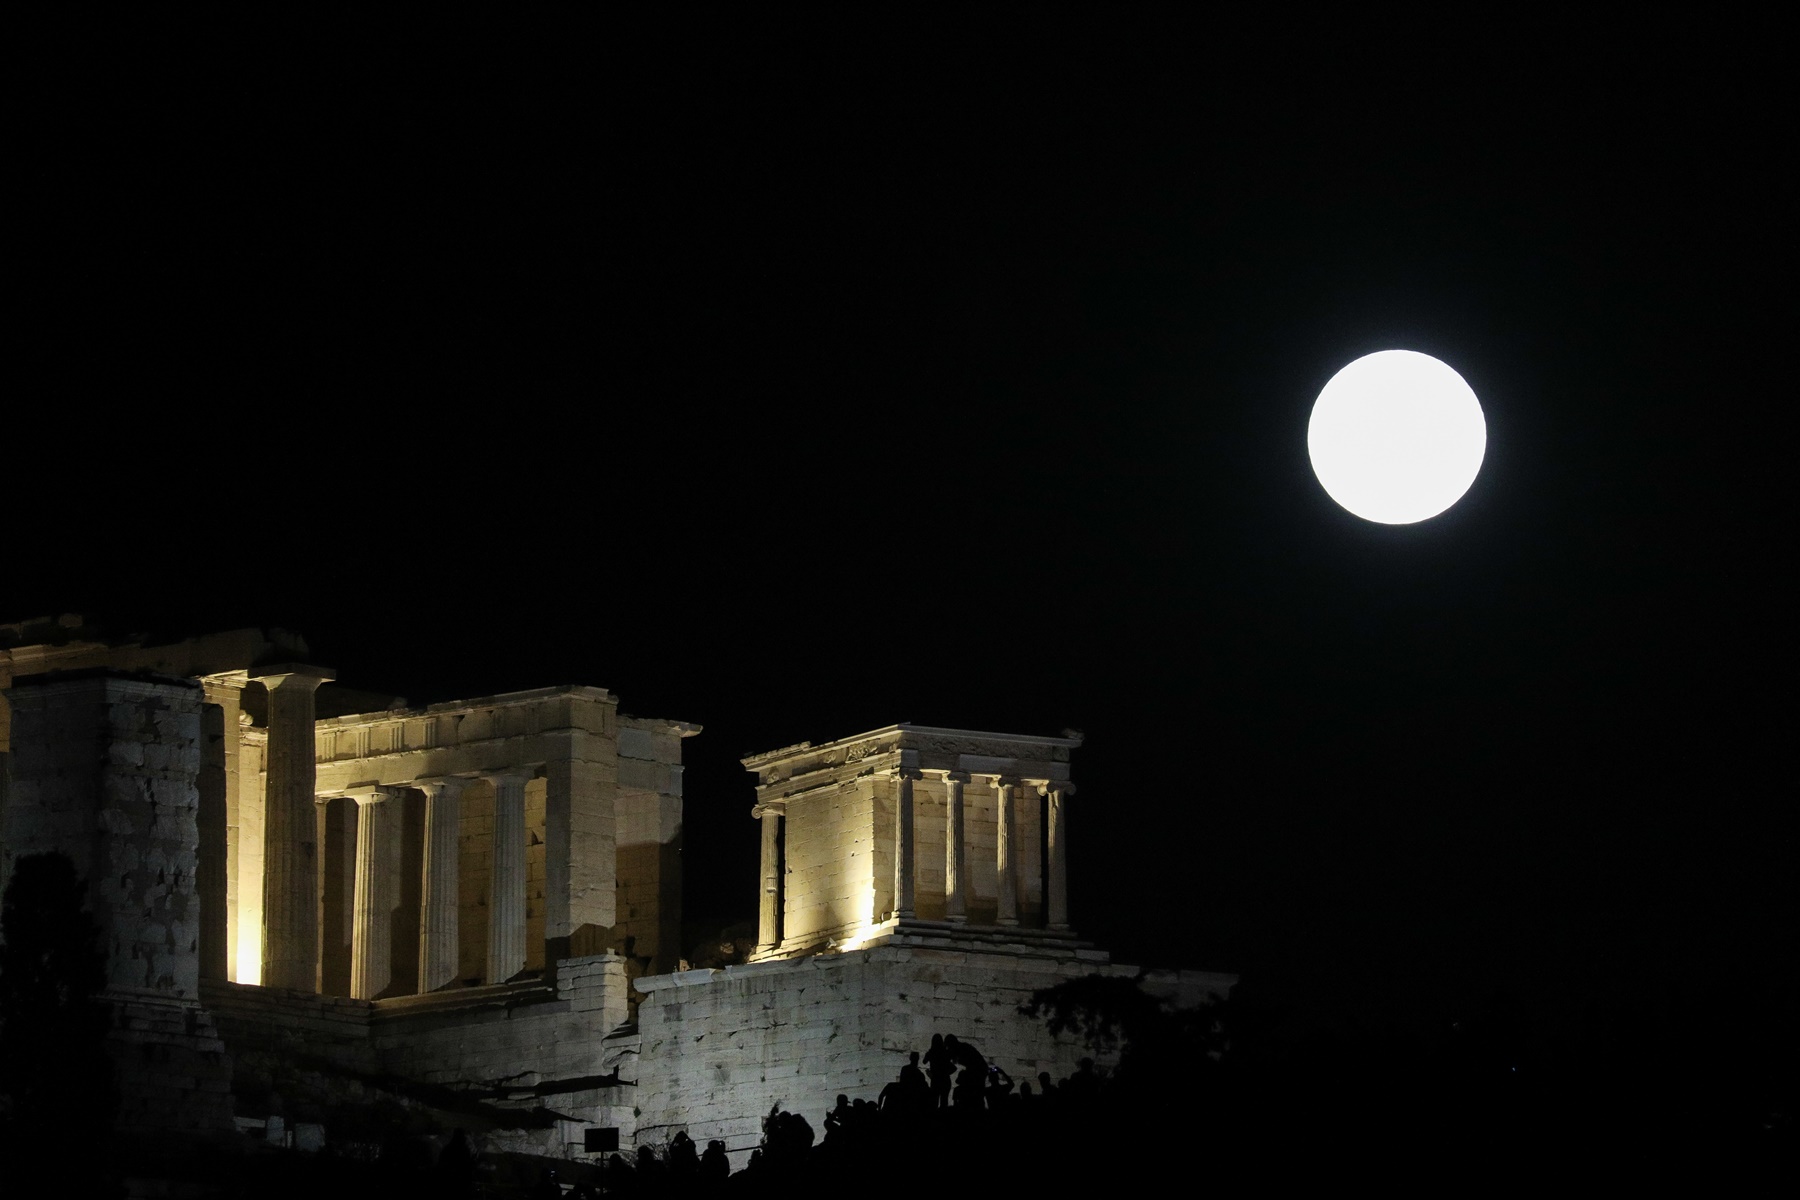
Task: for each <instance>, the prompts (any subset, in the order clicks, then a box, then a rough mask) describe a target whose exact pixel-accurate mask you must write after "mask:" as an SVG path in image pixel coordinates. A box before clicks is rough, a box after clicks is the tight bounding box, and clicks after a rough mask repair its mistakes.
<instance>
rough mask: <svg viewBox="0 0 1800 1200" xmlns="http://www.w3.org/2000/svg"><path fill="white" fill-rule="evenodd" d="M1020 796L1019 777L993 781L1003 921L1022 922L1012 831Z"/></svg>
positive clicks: (997, 862) (998, 875)
mask: <svg viewBox="0 0 1800 1200" xmlns="http://www.w3.org/2000/svg"><path fill="white" fill-rule="evenodd" d="M1018 798H1019V781H1018V780H1016V779H1006V778H1000V779H996V780H995V781H994V801H995V811H994V851H995V854H994V874H995V878H996V880H997V882H998V884H999V893H1000V912H999V916H998V918H997V920H998V921H999V923H1000V924H1002V925H1017V924H1018V923H1019V881H1018V875H1017V871H1018V864H1017V854H1016V850H1015V847H1014V846H1013V835H1014V833H1015V832H1016V830H1015V828H1014V824H1013V805H1014V804H1016V803H1017V802H1018Z"/></svg>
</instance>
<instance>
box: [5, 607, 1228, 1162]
mask: <svg viewBox="0 0 1800 1200" xmlns="http://www.w3.org/2000/svg"><path fill="white" fill-rule="evenodd" d="M307 656H308V652H307V649H306V645H305V643H304V641H302V640H301V639H299V638H297V637H295V636H293V635H291V634H286V633H283V632H281V631H265V630H237V631H233V632H230V633H224V634H217V635H212V636H209V637H202V638H195V639H191V640H187V641H181V642H175V643H168V644H160V645H159V644H145V643H143V642H123V643H121V642H118V641H114V640H109V639H105V638H102V637H99V636H98V635H96V634H95V633H94V632H93V631H91V630H89V629H87V628H86V627H85V626H83V625H82V623H81V622H80V620H79V618H70V617H65V618H60V619H57V620H55V621H38V622H21V623H18V624H13V625H0V885H3V884H4V882H5V880H6V879H7V878H10V875H11V869H12V864H13V863H14V862H15V861H16V860H17V859H18V858H19V857H20V856H23V855H27V854H32V853H39V852H43V851H59V852H61V853H64V854H66V855H68V856H69V857H70V858H71V859H72V860H73V861H74V863H75V865H76V868H77V870H78V871H80V872H81V874H82V875H83V876H84V877H85V878H87V879H88V880H89V883H90V887H89V902H90V906H91V908H92V910H93V912H94V915H95V917H96V919H97V921H98V923H99V924H100V927H101V930H102V937H103V940H104V945H105V952H106V956H107V988H106V998H107V999H108V1000H109V1001H110V1002H111V1003H112V1007H113V1032H112V1035H111V1042H110V1046H111V1053H112V1056H113V1058H114V1060H115V1062H116V1064H117V1066H118V1069H119V1086H120V1092H121V1096H122V1098H123V1108H122V1111H121V1114H120V1118H119V1126H120V1129H121V1131H122V1132H124V1133H127V1134H133V1133H135V1134H138V1135H143V1136H150V1137H161V1138H166V1137H168V1136H169V1135H172V1134H181V1135H188V1136H228V1135H230V1134H232V1133H233V1131H242V1132H244V1133H247V1134H248V1135H249V1136H252V1137H256V1136H261V1137H264V1138H268V1139H270V1140H279V1141H282V1142H284V1143H286V1144H291V1145H300V1146H313V1147H316V1146H320V1145H323V1144H324V1143H325V1142H326V1140H327V1139H328V1137H329V1136H342V1134H341V1130H342V1129H344V1128H346V1127H347V1126H349V1125H353V1124H354V1123H353V1122H349V1123H347V1122H346V1121H345V1120H344V1119H343V1114H344V1113H345V1112H351V1111H355V1110H356V1108H357V1106H358V1105H362V1106H365V1107H368V1106H374V1105H376V1104H386V1105H387V1106H389V1108H390V1110H391V1109H394V1108H398V1109H400V1110H403V1111H405V1112H407V1113H409V1114H411V1115H412V1117H413V1118H414V1126H415V1128H435V1129H440V1130H444V1131H447V1130H448V1129H449V1128H450V1127H451V1126H452V1125H455V1126H458V1127H463V1128H468V1127H470V1126H471V1125H473V1126H474V1127H476V1128H478V1129H480V1130H483V1131H484V1132H483V1133H482V1135H481V1136H482V1139H483V1141H484V1144H485V1145H486V1146H487V1147H488V1148H489V1149H502V1150H512V1151H518V1152H522V1153H529V1154H534V1155H540V1156H543V1157H548V1158H566V1159H580V1158H583V1157H586V1156H587V1155H588V1153H589V1151H588V1150H587V1147H588V1146H589V1145H590V1144H591V1141H590V1137H589V1135H590V1133H591V1131H594V1130H617V1131H618V1138H619V1144H620V1145H622V1146H623V1147H625V1148H626V1149H627V1150H628V1151H629V1150H630V1149H631V1148H632V1147H633V1146H635V1145H638V1144H645V1143H648V1144H652V1145H661V1144H662V1143H664V1142H665V1141H666V1140H667V1139H668V1138H669V1137H671V1136H673V1134H674V1132H675V1131H676V1130H678V1129H685V1130H687V1132H688V1133H689V1135H690V1136H691V1137H693V1138H694V1139H695V1140H696V1141H697V1142H700V1143H701V1144H704V1143H705V1142H707V1141H709V1140H711V1139H713V1138H720V1139H723V1140H724V1141H725V1143H726V1145H727V1147H728V1148H729V1150H730V1151H731V1153H732V1155H733V1158H734V1159H735V1160H737V1161H739V1162H741V1161H742V1159H743V1157H744V1156H746V1155H747V1154H748V1152H749V1151H750V1150H751V1149H752V1148H753V1147H754V1146H755V1145H756V1144H757V1141H758V1138H759V1137H760V1134H761V1119H762V1116H763V1114H765V1113H766V1112H767V1111H768V1110H769V1108H770V1107H771V1106H772V1105H774V1104H780V1105H782V1106H783V1107H785V1108H788V1109H791V1110H795V1111H799V1112H802V1113H806V1114H810V1116H811V1117H813V1118H817V1117H818V1116H820V1115H821V1114H822V1113H823V1112H824V1111H826V1110H827V1109H828V1108H829V1107H830V1105H831V1102H832V1100H833V1098H834V1097H835V1096H836V1095H837V1094H838V1093H840V1092H842V1093H848V1094H852V1095H865V1096H873V1095H874V1094H875V1093H876V1092H878V1091H879V1090H880V1088H881V1087H882V1086H883V1085H884V1084H886V1083H887V1082H888V1081H889V1080H891V1079H892V1078H893V1077H894V1075H895V1073H896V1071H897V1069H898V1067H899V1065H900V1064H901V1063H904V1062H905V1060H906V1053H907V1052H908V1051H909V1050H917V1049H923V1048H924V1047H925V1046H926V1045H927V1044H928V1043H929V1042H930V1039H931V1035H932V1034H933V1033H940V1032H941V1033H956V1034H957V1035H958V1036H960V1037H962V1038H964V1039H966V1040H969V1041H972V1042H974V1043H975V1044H977V1045H978V1046H979V1047H980V1048H981V1049H982V1051H983V1053H984V1054H986V1055H987V1057H988V1058H989V1059H990V1061H994V1062H997V1063H999V1064H1000V1065H1002V1066H1004V1067H1005V1068H1006V1069H1007V1070H1008V1071H1009V1073H1011V1074H1012V1075H1014V1076H1015V1077H1017V1078H1032V1077H1034V1076H1035V1075H1036V1074H1037V1073H1038V1072H1040V1071H1050V1072H1051V1073H1052V1074H1057V1075H1064V1074H1068V1073H1069V1072H1071V1071H1072V1070H1073V1069H1074V1067H1075V1064H1076V1062H1077V1061H1078V1059H1079V1058H1080V1057H1082V1056H1083V1055H1084V1054H1085V1053H1086V1051H1085V1049H1084V1048H1083V1047H1082V1046H1081V1045H1080V1044H1078V1043H1077V1042H1075V1041H1074V1040H1073V1039H1072V1038H1070V1037H1066V1036H1064V1037H1053V1036H1051V1035H1050V1034H1049V1033H1048V1031H1047V1030H1046V1029H1045V1028H1044V1027H1043V1025H1042V1024H1041V1023H1040V1022H1037V1021H1034V1020H1031V1019H1028V1018H1025V1017H1022V1016H1021V1015H1020V1014H1019V1011H1018V1010H1019V1005H1020V1004H1021V1003H1022V1002H1023V1001H1024V1000H1026V999H1027V998H1028V997H1029V996H1030V995H1031V993H1032V992H1034V991H1036V990H1038V989H1040V988H1044V987H1048V986H1051V985H1053V984H1055V983H1058V982H1061V981H1064V980H1068V979H1073V978H1077V977H1080V976H1084V975H1092V974H1107V975H1125V976H1141V979H1142V982H1143V986H1145V987H1146V989H1148V990H1150V991H1152V992H1153V993H1155V994H1157V995H1160V996H1162V997H1164V998H1166V999H1167V1000H1168V1001H1169V1002H1171V1003H1179V1004H1183V1005H1192V1004H1196V1003H1199V1002H1201V1001H1203V1000H1205V999H1206V998H1208V997H1213V996H1223V995H1224V994H1225V993H1226V992H1227V991H1228V990H1229V988H1230V987H1231V985H1232V984H1233V983H1234V982H1235V980H1234V979H1233V977H1231V976H1228V975H1220V974H1215V973H1207V972H1196V971H1152V972H1140V971H1139V969H1138V968H1135V967H1127V966H1122V965H1119V964H1115V963H1112V962H1111V961H1110V958H1109V956H1108V955H1107V954H1106V953H1105V952H1104V951H1101V950H1098V949H1096V948H1095V947H1094V946H1092V945H1091V944H1089V943H1087V942H1084V941H1082V940H1081V939H1080V938H1079V937H1078V936H1077V935H1076V933H1075V932H1074V930H1073V929H1072V928H1071V925H1070V898H1069V878H1068V864H1067V848H1068V837H1069V823H1070V809H1071V807H1072V800H1073V797H1074V795H1075V794H1076V793H1075V785H1074V782H1073V780H1072V778H1071V774H1070V762H1071V756H1072V753H1073V751H1074V750H1075V749H1077V748H1078V747H1079V746H1080V744H1081V739H1080V737H1079V736H1077V735H1074V734H1067V735H1065V736H1061V737H1030V736H1022V735H1013V734H996V733H982V732H976V731H970V730H955V729H938V728H930V727H925V726H917V725H893V726H889V727H887V728H885V729H879V730H874V731H872V732H869V733H865V734H860V735H857V736H855V737H849V738H844V739H841V740H838V741H834V742H831V743H828V744H825V745H820V746H815V745H812V744H810V743H801V744H799V745H796V746H790V747H787V748H784V749H781V750H775V751H772V752H769V753H766V754H760V755H755V756H753V757H751V758H747V759H745V760H744V765H745V766H746V767H747V768H748V769H749V770H750V771H751V772H752V773H753V774H754V775H755V777H756V801H755V804H754V807H753V808H752V810H751V812H752V815H753V817H754V818H755V819H757V820H758V821H759V822H760V827H761V835H762V836H761V861H762V873H761V895H760V909H759V914H758V917H759V919H758V935H757V945H756V948H755V951H754V953H753V954H751V955H750V961H749V962H748V963H745V964H743V965H738V966H730V967H725V968H721V969H706V970H687V969H685V967H686V964H685V963H683V962H681V961H680V960H679V958H678V957H677V955H678V948H679V941H678V939H679V935H680V928H681V923H680V919H681V874H680V862H681V859H680V846H681V830H682V763H681V755H682V743H683V742H684V741H685V739H687V738H689V737H693V736H695V735H697V734H699V733H700V732H701V730H700V727H699V726H698V725H694V724H692V723H689V722H685V721H679V720H670V719H648V718H641V717H635V716H630V715H628V714H626V713H623V712H621V711H620V710H619V702H618V699H617V697H615V696H614V695H612V694H611V693H610V692H608V691H606V690H604V689H601V688H597V687H580V686H559V687H548V688H540V689H536V690H533V691H526V692H513V693H508V694H504V695H499V696H486V697H480V698H476V699H471V700H463V701H455V702H450V703H444V704H433V705H429V706H425V707H416V708H415V707H409V706H407V704H406V703H405V702H404V701H403V700H400V699H397V698H393V697H384V696H377V695H373V694H370V693H365V692H356V691H352V690H350V689H347V688H344V687H343V686H342V685H339V684H337V683H335V681H334V680H335V673H334V672H332V671H331V670H329V669H326V668H323V667H319V666H316V665H312V664H309V663H308V662H307V661H306V659H307ZM327 1125H331V1126H333V1127H334V1128H335V1129H337V1130H339V1131H340V1132H339V1133H337V1134H328V1132H327Z"/></svg>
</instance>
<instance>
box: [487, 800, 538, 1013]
mask: <svg viewBox="0 0 1800 1200" xmlns="http://www.w3.org/2000/svg"><path fill="white" fill-rule="evenodd" d="M531 777H532V773H531V772H529V771H506V772H500V773H497V774H494V775H490V776H488V778H489V779H490V780H492V781H493V784H494V847H493V858H492V861H491V863H490V864H489V873H488V961H487V982H488V983H505V982H506V981H507V980H509V979H511V978H512V977H513V976H514V975H517V974H518V973H519V972H520V971H523V970H524V969H525V782H526V780H528V779H530V778H531Z"/></svg>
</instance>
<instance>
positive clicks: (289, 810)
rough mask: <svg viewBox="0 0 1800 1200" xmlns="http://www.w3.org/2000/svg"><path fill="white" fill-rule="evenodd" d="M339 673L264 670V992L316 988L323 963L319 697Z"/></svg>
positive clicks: (311, 669)
mask: <svg viewBox="0 0 1800 1200" xmlns="http://www.w3.org/2000/svg"><path fill="white" fill-rule="evenodd" d="M333 675H334V673H333V672H331V671H329V670H326V669H324V668H321V667H305V666H296V665H286V666H281V667H272V668H269V669H268V670H266V671H261V672H258V673H257V676H256V677H257V678H258V679H260V680H261V681H262V684H263V686H264V687H266V688H267V689H268V691H269V747H268V752H267V753H268V759H267V763H268V794H267V797H266V799H265V809H264V823H263V969H262V982H263V986H265V987H285V988H295V989H297V990H300V991H307V992H310V991H312V990H314V988H315V987H316V986H317V982H318V961H319V845H318V825H317V823H316V821H315V814H314V811H313V785H314V783H315V782H316V780H317V759H316V758H315V755H314V747H313V713H314V710H313V693H314V692H315V691H316V690H317V689H318V687H319V685H320V684H321V683H324V682H326V681H327V680H329V679H331V678H333Z"/></svg>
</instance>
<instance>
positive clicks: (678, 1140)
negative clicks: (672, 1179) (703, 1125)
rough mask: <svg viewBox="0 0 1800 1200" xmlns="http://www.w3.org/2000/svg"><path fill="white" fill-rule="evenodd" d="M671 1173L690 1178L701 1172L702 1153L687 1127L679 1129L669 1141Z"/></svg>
mask: <svg viewBox="0 0 1800 1200" xmlns="http://www.w3.org/2000/svg"><path fill="white" fill-rule="evenodd" d="M669 1173H670V1174H671V1175H681V1176H684V1177H686V1178H690V1179H691V1178H693V1177H694V1176H696V1175H698V1174H699V1173H700V1153H699V1151H698V1150H696V1149H695V1148H694V1139H693V1138H691V1137H689V1136H688V1135H687V1130H685V1129H680V1130H677V1131H676V1132H675V1139H674V1140H673V1141H671V1142H670V1143H669Z"/></svg>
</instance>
